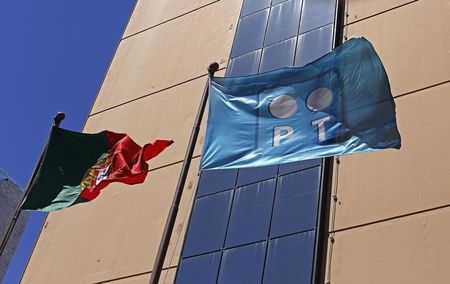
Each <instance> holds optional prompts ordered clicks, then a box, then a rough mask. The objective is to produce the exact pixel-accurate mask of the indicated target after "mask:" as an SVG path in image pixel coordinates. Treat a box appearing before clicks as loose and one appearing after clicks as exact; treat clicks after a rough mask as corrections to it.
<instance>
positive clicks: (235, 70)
mask: <svg viewBox="0 0 450 284" xmlns="http://www.w3.org/2000/svg"><path fill="white" fill-rule="evenodd" d="M260 59H261V49H258V50H255V51H252V52H250V53H247V54H244V55H241V56H238V57H235V58H233V59H231V60H230V63H228V67H227V77H236V76H245V75H252V74H255V73H256V72H258V67H259V60H260Z"/></svg>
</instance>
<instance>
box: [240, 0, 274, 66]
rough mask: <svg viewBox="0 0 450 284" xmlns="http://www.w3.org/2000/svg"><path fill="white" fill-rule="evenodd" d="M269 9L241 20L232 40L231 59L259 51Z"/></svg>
mask: <svg viewBox="0 0 450 284" xmlns="http://www.w3.org/2000/svg"><path fill="white" fill-rule="evenodd" d="M268 16H269V9H265V10H263V11H261V12H258V13H255V14H252V15H250V16H247V17H244V18H241V19H240V20H239V25H238V28H237V31H236V35H235V38H234V43H233V49H232V50H231V57H236V56H239V55H242V54H245V53H247V52H250V51H254V50H257V49H260V48H261V47H262V44H263V40H264V31H265V29H266V23H267V17H268Z"/></svg>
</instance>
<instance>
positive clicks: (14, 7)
mask: <svg viewBox="0 0 450 284" xmlns="http://www.w3.org/2000/svg"><path fill="white" fill-rule="evenodd" d="M135 2H136V0H120V1H108V0H96V1H92V0H90V1H89V0H77V1H61V0H45V1H35V0H14V1H1V0H0V34H1V37H2V40H1V41H0V108H1V110H0V125H1V133H2V135H1V137H2V139H0V149H1V153H0V168H2V169H3V170H4V171H5V172H6V173H8V174H9V176H10V177H11V178H12V179H13V180H15V181H16V182H17V183H18V184H19V185H20V186H21V187H22V188H24V187H25V186H26V184H27V182H28V179H29V178H30V176H31V174H32V171H33V168H34V166H35V164H36V162H37V159H38V157H39V155H40V153H41V151H42V149H43V147H44V145H45V143H46V140H47V137H48V134H49V131H50V126H51V123H52V121H53V116H54V115H55V114H56V113H57V112H58V111H64V112H65V113H66V119H65V120H64V121H63V122H62V124H61V127H63V128H67V129H71V130H76V131H81V129H82V128H83V125H84V122H85V120H86V117H87V115H88V113H89V111H90V108H91V105H92V103H93V101H94V99H95V97H96V95H97V92H98V90H99V88H100V86H101V83H102V80H103V77H104V75H105V73H106V71H107V69H108V66H109V62H110V60H111V58H112V56H113V54H114V51H115V49H116V47H117V45H118V43H119V40H120V37H121V35H122V32H123V30H124V28H125V26H126V23H127V21H128V19H129V16H130V14H131V12H132V10H133V7H134V4H135ZM0 206H1V204H0ZM44 218H45V214H42V213H33V214H31V217H30V221H29V223H28V225H27V228H26V229H25V233H24V235H23V237H22V239H21V240H20V242H19V246H18V249H17V250H16V252H15V255H14V258H13V261H12V263H11V265H10V267H9V269H8V272H7V273H6V275H5V278H4V279H3V283H7V284H9V283H18V281H19V279H20V276H21V273H22V270H23V267H24V265H25V264H26V262H27V260H28V257H29V254H30V250H31V248H32V247H33V245H34V242H35V239H36V237H37V235H38V233H39V231H40V229H41V226H42V223H43V220H44Z"/></svg>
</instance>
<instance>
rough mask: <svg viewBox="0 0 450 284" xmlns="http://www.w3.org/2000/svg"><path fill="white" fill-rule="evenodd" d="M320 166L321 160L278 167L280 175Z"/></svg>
mask: <svg viewBox="0 0 450 284" xmlns="http://www.w3.org/2000/svg"><path fill="white" fill-rule="evenodd" d="M321 164H322V159H313V160H305V161H299V162H294V163H287V164H281V165H280V175H284V174H288V173H292V172H296V171H299V170H304V169H307V168H312V167H317V166H320V165H321Z"/></svg>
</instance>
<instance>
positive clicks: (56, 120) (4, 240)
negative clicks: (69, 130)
mask: <svg viewBox="0 0 450 284" xmlns="http://www.w3.org/2000/svg"><path fill="white" fill-rule="evenodd" d="M65 117H66V115H65V114H64V113H63V112H58V113H57V114H56V115H55V116H54V117H53V126H54V127H59V125H60V124H61V121H62V120H63V119H64V118H65ZM47 145H48V142H47V144H46V145H45V148H44V150H43V151H42V153H41V156H40V157H39V160H38V162H37V164H36V166H35V167H34V171H33V175H32V176H31V178H30V180H29V181H28V185H27V187H26V190H25V192H24V194H23V195H22V198H21V199H20V201H19V203H18V204H17V206H16V209H15V211H14V215H13V217H12V219H11V221H10V222H9V226H8V229H7V230H6V232H5V233H4V234H3V237H2V243H1V245H0V256H2V255H3V251H4V250H5V247H6V244H7V243H8V241H9V238H10V237H11V233H12V231H13V230H14V227H15V226H16V222H17V220H18V219H19V216H20V212H22V210H21V209H20V207H21V206H22V203H23V201H24V200H25V199H26V198H27V196H28V194H29V193H30V188H31V185H32V184H33V181H34V179H35V177H36V174H37V172H38V170H39V168H40V166H41V163H42V159H43V157H44V153H45V151H46V150H47Z"/></svg>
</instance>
